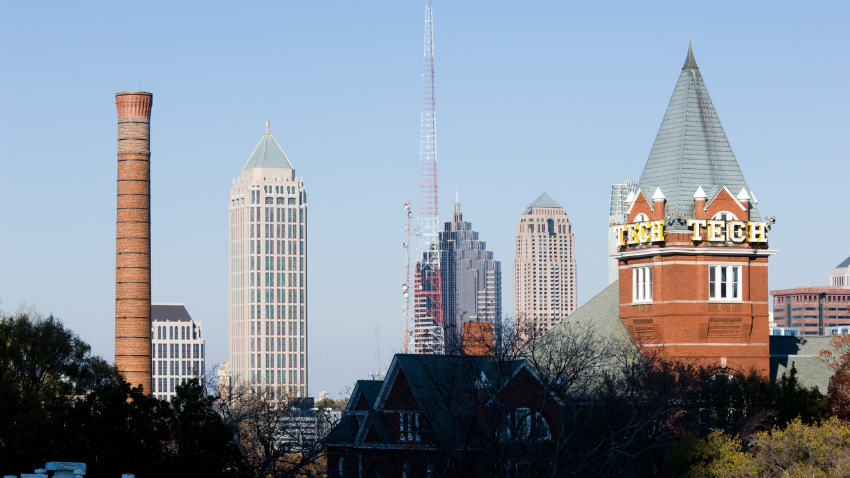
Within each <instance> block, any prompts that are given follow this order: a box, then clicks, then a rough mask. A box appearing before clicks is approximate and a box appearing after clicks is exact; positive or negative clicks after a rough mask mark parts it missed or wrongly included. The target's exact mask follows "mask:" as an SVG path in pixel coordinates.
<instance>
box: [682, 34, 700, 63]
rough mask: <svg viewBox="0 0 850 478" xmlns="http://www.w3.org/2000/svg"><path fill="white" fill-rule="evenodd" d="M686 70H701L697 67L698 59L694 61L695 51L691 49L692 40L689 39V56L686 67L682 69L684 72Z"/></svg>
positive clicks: (686, 59)
mask: <svg viewBox="0 0 850 478" xmlns="http://www.w3.org/2000/svg"><path fill="white" fill-rule="evenodd" d="M685 68H691V69H693V70H699V67H698V66H697V61H696V59H694V49H693V48H692V47H691V39H690V38H688V56H687V58H685V65H684V66H683V67H682V69H683V70H684V69H685Z"/></svg>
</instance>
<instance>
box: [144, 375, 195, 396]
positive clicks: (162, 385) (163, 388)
mask: <svg viewBox="0 0 850 478" xmlns="http://www.w3.org/2000/svg"><path fill="white" fill-rule="evenodd" d="M188 380H189V379H188V378H158V379H156V378H155V379H154V380H153V390H151V392H153V393H157V392H158V393H175V389H176V388H177V386H178V385H180V384H181V383H184V384H185V383H186V382H187V381H188ZM158 398H159V399H160V400H165V399H166V397H164V396H160V397H158Z"/></svg>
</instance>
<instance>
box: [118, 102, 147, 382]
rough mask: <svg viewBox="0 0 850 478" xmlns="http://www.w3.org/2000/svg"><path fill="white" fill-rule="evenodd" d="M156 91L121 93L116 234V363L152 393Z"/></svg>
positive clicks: (125, 373)
mask: <svg viewBox="0 0 850 478" xmlns="http://www.w3.org/2000/svg"><path fill="white" fill-rule="evenodd" d="M152 104H153V95H152V94H150V93H144V92H139V91H127V92H121V93H116V94H115V106H116V107H117V109H118V219H117V224H116V226H117V227H116V236H115V367H116V368H117V369H118V372H119V373H121V374H122V375H124V378H125V379H126V380H127V381H128V382H130V384H131V385H133V386H138V385H142V386H143V387H144V391H145V392H146V393H151V391H152V389H151V202H150V197H151V196H150V193H151V187H150V171H151V167H150V159H151V151H150V118H151V105H152Z"/></svg>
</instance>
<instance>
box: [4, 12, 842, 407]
mask: <svg viewBox="0 0 850 478" xmlns="http://www.w3.org/2000/svg"><path fill="white" fill-rule="evenodd" d="M848 5H850V4H848V3H847V2H760V3H757V2H708V3H706V2H668V3H654V4H653V5H652V6H647V5H646V2H623V3H605V2H493V1H489V2H483V1H463V2H457V1H454V2H448V1H445V0H435V6H434V35H435V44H436V68H437V72H436V74H437V80H436V85H437V120H438V121H437V131H438V133H437V138H438V140H437V141H438V160H439V168H440V169H439V172H440V183H439V185H440V188H441V192H442V195H441V203H440V207H441V211H443V214H442V219H443V220H445V219H448V218H449V217H450V216H449V213H450V211H451V206H452V202H453V200H454V193H455V189H459V191H460V199H461V202H462V205H463V212H464V217H465V219H467V220H469V221H471V222H472V223H473V227H474V229H475V230H477V231H479V232H480V233H481V238H482V239H483V240H485V241H487V245H488V248H489V249H491V250H493V251H495V254H496V258H497V259H499V260H501V261H502V268H503V271H504V275H503V284H504V290H503V297H504V299H505V303H504V309H505V311H506V312H509V311H510V310H511V309H512V304H511V297H512V292H511V291H512V286H513V284H512V277H511V269H512V268H511V263H512V259H513V257H512V252H513V247H512V243H513V236H514V232H515V227H516V223H517V220H518V218H519V215H520V213H521V212H522V210H523V208H524V207H525V206H526V205H527V204H528V203H530V202H531V201H532V200H534V199H535V198H536V197H537V196H538V195H539V194H540V193H541V192H543V191H545V192H547V193H549V194H550V195H551V196H552V197H553V198H554V199H555V200H557V201H558V202H559V203H560V204H561V205H563V206H564V207H565V209H566V211H567V213H568V214H569V215H570V219H571V221H572V224H573V230H574V232H575V235H576V243H577V245H576V251H577V260H578V268H579V269H578V277H579V298H580V302H581V303H583V302H586V301H587V300H589V299H590V298H591V297H593V295H595V294H596V293H597V292H599V291H600V290H601V289H602V288H603V287H604V286H605V285H606V283H607V280H606V241H607V238H606V234H607V221H608V217H607V216H608V194H609V188H610V183H611V182H612V181H623V180H626V179H637V178H639V177H640V174H641V171H642V170H643V165H644V162H645V161H646V158H647V155H648V154H649V150H650V147H651V145H652V142H653V140H654V139H655V134H656V132H657V130H658V126H659V124H660V122H661V118H662V115H663V113H664V110H665V108H666V106H667V103H668V101H669V99H670V95H671V93H672V91H673V87H674V85H675V83H676V79H677V78H678V75H679V72H680V68H681V66H682V63H683V61H684V58H685V54H686V51H687V42H688V36H689V35H692V37H693V42H694V53H695V56H696V59H697V62H698V63H699V65H700V69H701V72H702V74H703V77H704V78H705V81H706V83H707V85H708V88H709V91H710V93H711V95H712V99H713V100H714V104H715V106H716V108H717V110H718V113H719V115H720V118H721V120H722V122H723V125H724V127H725V129H726V132H727V134H728V136H729V139H730V141H731V143H732V147H733V149H734V150H735V153H736V155H737V157H738V161H739V162H740V164H741V167H742V169H743V172H744V175H745V177H746V179H747V181H748V183H749V185H750V187H751V188H752V189H753V190H754V191H755V193H756V194H757V196H758V198H759V208H760V209H761V211H762V213H763V214H765V215H767V216H773V215H775V216H776V217H777V224H776V227H775V228H774V231H773V233H772V235H771V238H770V240H771V247H772V248H775V249H778V250H779V254H777V255H776V256H774V257H773V258H771V264H770V287H771V288H772V289H778V288H788V287H796V286H800V285H825V284H826V281H827V277H828V275H829V274H830V273H831V270H832V268H833V267H834V266H835V265H836V264H838V263H839V262H840V261H841V260H843V259H844V258H845V257H847V256H848V255H850V246H849V245H848V244H850V241H849V240H848V239H847V238H848V237H850V221H848V220H847V215H846V213H847V206H848V172H850V161H848V159H850V158H848V150H847V145H846V143H847V137H848V126H850V120H848V118H850V116H848V113H847V112H848V110H849V109H850V104H848V89H847V83H848V82H847V78H848V77H850V75H848V64H850V62H848V53H847V47H848V44H849V43H850V42H848V40H850V34H848V32H850V29H848V28H847V23H846V22H847V18H848V17H850V7H848ZM423 16H424V7H423V2H422V1H418V0H417V1H407V2H402V1H397V0H396V1H386V2H377V1H376V2H267V3H253V2H233V3H215V2H204V3H201V2H197V3H194V4H189V3H186V2H145V3H134V4H128V3H122V2H104V3H100V4H95V3H91V2H82V3H81V2H48V3H44V2H8V1H7V2H3V3H0V72H2V73H0V158H2V159H0V224H1V225H2V229H3V233H2V234H0V297H2V300H3V304H2V307H3V308H4V309H6V310H10V309H14V308H15V307H16V306H17V305H18V304H19V303H20V302H21V301H26V302H27V303H28V304H34V305H36V306H37V307H38V308H39V309H40V310H41V311H43V312H45V313H53V314H55V315H56V316H58V317H59V318H61V319H62V320H63V321H64V322H65V323H66V324H67V325H68V326H69V327H71V328H72V329H74V330H75V331H77V332H78V333H79V334H80V335H82V337H83V338H84V339H85V340H87V341H88V342H89V343H91V344H92V346H93V347H94V350H95V352H97V353H99V354H102V355H104V356H105V357H107V358H109V359H111V358H112V356H113V332H114V325H113V321H114V319H113V317H114V277H115V275H114V274H115V272H114V266H115V238H114V236H115V187H116V186H115V178H116V159H115V158H116V156H115V155H116V112H115V100H114V94H115V92H117V91H122V90H137V89H138V88H139V87H140V85H141V88H142V89H144V90H147V89H150V91H152V92H153V94H154V106H153V118H152V127H151V129H152V133H151V135H152V146H151V149H152V152H153V155H152V166H151V167H152V178H153V179H152V190H153V192H152V194H153V199H152V208H153V210H152V215H153V299H154V301H157V302H184V303H185V304H186V307H187V309H188V310H189V312H190V313H191V314H192V316H193V317H194V318H195V319H196V320H200V321H202V322H203V324H204V330H205V333H206V338H207V343H208V350H209V354H208V362H209V363H210V364H212V363H218V362H221V361H224V360H226V358H227V330H228V328H227V285H228V283H227V265H228V262H227V222H226V221H227V206H228V192H229V189H230V182H231V180H232V178H233V177H235V176H236V175H237V174H238V173H239V171H240V169H241V168H242V166H243V164H244V163H245V161H246V160H247V158H248V156H249V155H250V153H251V151H252V149H253V148H254V146H255V145H256V143H257V141H258V140H259V139H260V136H261V135H262V133H263V125H264V123H265V120H266V118H267V117H268V118H269V119H270V121H271V128H272V132H273V133H274V134H275V137H276V138H277V140H278V141H279V143H280V144H281V146H282V147H283V149H284V152H285V153H286V154H287V155H288V157H289V159H290V160H291V161H292V163H293V165H294V166H295V168H296V171H297V174H298V176H303V177H304V180H305V183H306V187H307V190H308V195H309V199H310V243H309V254H310V256H309V261H310V283H309V287H310V297H309V300H310V304H309V306H310V360H311V376H310V384H311V386H310V393H311V394H313V395H318V393H319V392H321V391H322V390H327V391H329V392H331V394H332V396H338V395H339V392H340V391H341V390H342V389H343V388H345V387H346V386H349V385H351V384H353V382H354V381H355V380H356V379H358V378H363V377H365V376H366V375H367V374H368V373H369V372H370V371H371V370H372V368H373V365H372V364H373V360H374V355H375V354H374V330H375V324H376V323H378V324H380V334H381V341H380V342H381V349H380V350H381V357H382V361H383V365H384V367H386V365H387V364H388V363H389V359H390V358H391V354H392V353H393V352H394V351H397V350H399V348H400V340H401V332H402V328H403V321H402V315H401V305H402V302H401V296H400V284H401V283H402V281H403V278H404V277H403V276H404V270H403V268H404V251H403V249H402V247H401V244H402V242H403V241H404V232H403V230H402V228H403V225H404V211H403V209H402V203H403V202H404V201H406V200H407V199H415V198H416V194H417V191H416V186H417V168H418V148H419V112H420V98H421V88H422V86H421V69H422V59H421V56H422V40H423Z"/></svg>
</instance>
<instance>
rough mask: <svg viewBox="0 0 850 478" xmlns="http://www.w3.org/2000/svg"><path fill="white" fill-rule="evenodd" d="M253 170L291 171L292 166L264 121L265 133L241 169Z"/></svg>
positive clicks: (267, 123)
mask: <svg viewBox="0 0 850 478" xmlns="http://www.w3.org/2000/svg"><path fill="white" fill-rule="evenodd" d="M254 168H285V169H292V164H290V162H289V160H288V159H286V155H285V154H283V150H281V149H280V146H279V145H278V144H277V141H276V140H275V139H274V136H272V133H271V131H270V130H269V122H268V121H266V132H265V133H264V134H263V137H262V138H260V142H259V144H257V147H256V148H254V152H253V153H251V157H250V158H248V162H247V163H245V167H244V168H242V169H243V170H245V169H254Z"/></svg>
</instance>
